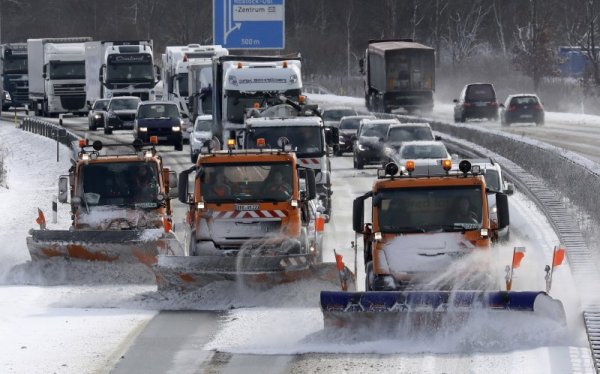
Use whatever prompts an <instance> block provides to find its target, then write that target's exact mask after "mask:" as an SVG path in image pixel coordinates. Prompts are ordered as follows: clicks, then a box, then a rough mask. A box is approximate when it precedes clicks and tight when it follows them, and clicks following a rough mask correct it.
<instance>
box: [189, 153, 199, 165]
mask: <svg viewBox="0 0 600 374" xmlns="http://www.w3.org/2000/svg"><path fill="white" fill-rule="evenodd" d="M190 159H191V160H192V164H195V163H196V161H198V154H197V153H192V154H191V156H190Z"/></svg>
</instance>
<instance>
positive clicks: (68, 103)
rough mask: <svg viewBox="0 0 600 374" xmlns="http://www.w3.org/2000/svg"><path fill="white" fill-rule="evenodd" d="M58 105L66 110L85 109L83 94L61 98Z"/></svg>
mask: <svg viewBox="0 0 600 374" xmlns="http://www.w3.org/2000/svg"><path fill="white" fill-rule="evenodd" d="M60 103H61V105H62V107H63V108H65V109H67V110H80V109H83V108H84V107H85V92H84V93H83V95H80V96H61V97H60Z"/></svg>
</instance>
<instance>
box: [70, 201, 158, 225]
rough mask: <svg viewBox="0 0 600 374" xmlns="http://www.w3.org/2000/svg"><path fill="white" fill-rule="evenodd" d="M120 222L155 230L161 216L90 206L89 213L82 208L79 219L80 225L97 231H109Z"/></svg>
mask: <svg viewBox="0 0 600 374" xmlns="http://www.w3.org/2000/svg"><path fill="white" fill-rule="evenodd" d="M118 221H124V222H127V224H128V225H129V227H130V228H154V227H157V223H159V222H160V214H159V213H158V211H157V210H143V209H131V208H117V207H113V206H90V212H89V213H87V212H86V211H85V207H81V208H80V210H79V212H78V219H77V222H78V223H80V224H87V225H90V227H92V228H97V229H109V228H111V224H113V223H116V222H118Z"/></svg>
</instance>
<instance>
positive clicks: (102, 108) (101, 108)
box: [88, 99, 110, 131]
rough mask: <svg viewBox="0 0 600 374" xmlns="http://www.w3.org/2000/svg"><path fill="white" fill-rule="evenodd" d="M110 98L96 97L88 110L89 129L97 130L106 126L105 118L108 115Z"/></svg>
mask: <svg viewBox="0 0 600 374" xmlns="http://www.w3.org/2000/svg"><path fill="white" fill-rule="evenodd" d="M109 102H110V99H96V101H94V104H92V105H91V108H90V111H89V112H88V129H89V130H90V131H96V129H97V128H98V127H104V119H105V117H106V109H107V108H108V103H109Z"/></svg>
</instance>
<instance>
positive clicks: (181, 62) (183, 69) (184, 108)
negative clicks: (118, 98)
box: [162, 44, 228, 137]
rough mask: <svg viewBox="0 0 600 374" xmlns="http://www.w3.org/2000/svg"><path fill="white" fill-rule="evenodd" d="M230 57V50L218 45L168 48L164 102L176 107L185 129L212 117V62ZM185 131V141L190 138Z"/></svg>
mask: <svg viewBox="0 0 600 374" xmlns="http://www.w3.org/2000/svg"><path fill="white" fill-rule="evenodd" d="M227 54H228V51H227V49H225V48H223V47H221V46H219V45H199V44H189V45H187V46H168V47H166V48H165V53H163V54H162V78H163V82H164V87H163V89H164V95H163V100H168V101H172V102H175V103H177V106H178V107H179V111H180V112H181V117H182V119H183V120H184V126H185V127H188V126H191V125H192V124H193V123H194V121H195V120H196V117H197V116H199V115H204V114H210V113H211V109H212V103H211V101H212V93H211V92H210V90H211V84H212V66H213V65H212V64H213V62H212V59H213V57H219V56H226V55H227ZM207 109H208V110H207ZM183 130H184V131H183V134H184V137H189V132H188V131H185V128H184V129H183Z"/></svg>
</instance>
